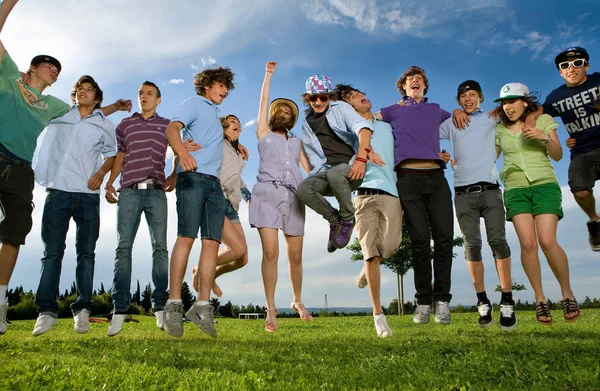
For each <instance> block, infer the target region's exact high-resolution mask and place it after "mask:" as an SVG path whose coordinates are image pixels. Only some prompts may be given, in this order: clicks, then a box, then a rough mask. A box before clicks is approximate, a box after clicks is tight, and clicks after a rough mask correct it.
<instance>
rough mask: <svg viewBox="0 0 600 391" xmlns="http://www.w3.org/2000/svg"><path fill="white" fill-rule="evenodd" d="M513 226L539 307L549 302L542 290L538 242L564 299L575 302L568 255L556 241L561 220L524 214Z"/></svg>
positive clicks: (524, 267) (514, 221)
mask: <svg viewBox="0 0 600 391" xmlns="http://www.w3.org/2000/svg"><path fill="white" fill-rule="evenodd" d="M512 222H513V224H514V226H515V230H516V231H517V236H518V237H519V242H520V244H521V263H522V264H523V269H524V270H525V274H527V278H528V279H529V283H530V284H531V288H532V289H533V292H534V295H535V301H536V303H540V302H545V301H546V296H545V295H544V291H543V289H542V274H541V270H540V259H539V256H538V241H539V246H540V247H541V249H542V251H543V252H544V255H545V256H546V259H547V261H548V265H549V266H550V269H552V272H553V273H554V276H555V277H556V279H557V280H558V283H559V285H560V289H561V294H562V297H563V299H567V298H573V291H572V290H571V283H570V280H569V263H568V261H567V255H566V254H565V252H564V251H563V249H562V248H561V247H560V245H559V244H558V242H557V241H556V229H557V225H558V216H556V215H552V214H543V215H537V216H535V217H534V216H532V215H531V214H527V213H522V214H518V215H516V216H514V217H513V218H512Z"/></svg>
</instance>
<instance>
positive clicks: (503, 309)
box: [500, 301, 517, 331]
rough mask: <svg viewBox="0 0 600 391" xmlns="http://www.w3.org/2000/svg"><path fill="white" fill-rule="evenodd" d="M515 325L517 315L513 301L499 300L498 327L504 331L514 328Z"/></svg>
mask: <svg viewBox="0 0 600 391" xmlns="http://www.w3.org/2000/svg"><path fill="white" fill-rule="evenodd" d="M515 327H517V316H516V315H515V302H514V301H503V302H500V329H501V330H504V331H510V330H514V329H515Z"/></svg>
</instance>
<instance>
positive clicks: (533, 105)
mask: <svg viewBox="0 0 600 391" xmlns="http://www.w3.org/2000/svg"><path fill="white" fill-rule="evenodd" d="M517 99H520V100H522V101H523V102H525V103H527V106H526V107H525V111H523V114H521V117H520V118H519V119H518V120H517V121H511V120H510V119H509V118H508V115H506V113H505V112H504V109H503V108H502V102H503V101H500V104H499V105H498V107H496V108H495V109H494V113H495V114H496V115H497V116H498V118H500V122H502V124H504V126H510V125H512V124H514V123H515V122H518V121H522V122H525V119H526V118H527V116H528V115H529V114H531V113H535V112H536V111H537V110H538V107H540V104H539V102H538V100H537V97H536V96H535V95H531V94H529V95H527V96H522V97H520V98H515V99H505V100H517Z"/></svg>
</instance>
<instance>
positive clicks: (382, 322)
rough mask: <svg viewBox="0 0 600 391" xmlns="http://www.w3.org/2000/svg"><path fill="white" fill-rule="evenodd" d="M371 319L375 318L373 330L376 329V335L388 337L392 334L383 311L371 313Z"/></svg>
mask: <svg viewBox="0 0 600 391" xmlns="http://www.w3.org/2000/svg"><path fill="white" fill-rule="evenodd" d="M373 320H375V330H377V336H378V337H379V338H388V337H391V336H392V330H391V329H390V326H388V324H387V320H386V319H385V315H384V314H383V313H381V314H379V315H373Z"/></svg>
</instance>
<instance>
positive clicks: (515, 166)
mask: <svg viewBox="0 0 600 391" xmlns="http://www.w3.org/2000/svg"><path fill="white" fill-rule="evenodd" d="M535 125H536V128H538V129H539V130H541V131H542V132H544V133H546V134H549V133H550V132H551V131H553V130H554V129H556V128H557V127H558V124H557V123H556V122H555V121H554V119H552V117H550V116H549V115H548V114H542V115H540V116H539V118H538V119H537V120H536V122H535ZM496 145H498V146H500V149H501V150H502V153H503V154H504V165H503V166H502V169H501V170H500V180H502V183H504V187H505V189H506V190H510V189H516V188H523V187H531V186H537V185H543V184H545V183H558V180H557V179H556V173H555V172H554V167H553V166H552V163H551V162H550V159H549V158H548V151H547V150H546V146H545V145H544V142H543V141H541V140H530V139H527V138H525V137H524V136H523V132H519V134H517V135H516V136H515V135H513V134H512V133H511V132H510V130H508V129H507V128H506V126H504V125H503V124H501V123H500V124H498V125H496Z"/></svg>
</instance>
